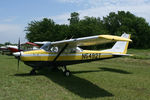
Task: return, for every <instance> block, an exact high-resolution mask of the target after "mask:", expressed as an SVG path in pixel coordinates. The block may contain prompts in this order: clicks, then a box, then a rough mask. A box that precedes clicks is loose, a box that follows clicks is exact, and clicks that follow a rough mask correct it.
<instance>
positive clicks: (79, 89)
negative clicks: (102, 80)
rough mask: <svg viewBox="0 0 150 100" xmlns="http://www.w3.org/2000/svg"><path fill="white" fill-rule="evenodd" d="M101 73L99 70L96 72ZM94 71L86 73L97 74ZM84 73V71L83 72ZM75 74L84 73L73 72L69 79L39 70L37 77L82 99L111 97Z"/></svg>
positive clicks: (58, 74)
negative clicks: (49, 81)
mask: <svg viewBox="0 0 150 100" xmlns="http://www.w3.org/2000/svg"><path fill="white" fill-rule="evenodd" d="M97 71H101V70H97ZM97 71H96V70H95V71H87V72H97ZM85 72H86V71H85ZM75 73H84V71H80V72H73V73H72V75H71V76H70V77H65V76H62V73H61V72H59V71H57V72H53V71H45V70H40V71H39V74H38V73H37V74H38V75H44V76H46V77H47V78H49V79H50V80H52V81H53V82H55V83H56V84H59V85H60V86H62V87H64V88H66V89H67V90H69V91H71V92H72V93H74V94H76V95H79V96H80V97H82V98H98V97H111V96H113V94H112V93H110V92H108V91H106V90H105V89H103V88H100V87H98V86H97V85H95V84H93V83H92V82H90V81H88V80H86V79H83V78H80V77H77V76H75V75H73V74H75ZM15 76H30V75H29V74H26V73H25V74H15Z"/></svg>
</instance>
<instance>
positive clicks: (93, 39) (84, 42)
mask: <svg viewBox="0 0 150 100" xmlns="http://www.w3.org/2000/svg"><path fill="white" fill-rule="evenodd" d="M115 41H132V40H131V39H128V38H124V37H119V36H113V35H96V36H89V37H83V38H76V39H69V40H62V41H56V42H51V45H56V46H61V45H64V44H69V46H91V45H98V44H104V43H109V42H115Z"/></svg>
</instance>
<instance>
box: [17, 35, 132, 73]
mask: <svg viewBox="0 0 150 100" xmlns="http://www.w3.org/2000/svg"><path fill="white" fill-rule="evenodd" d="M115 41H117V42H116V43H115V44H114V46H113V47H112V48H111V49H106V50H101V51H98V50H83V49H81V48H80V47H79V46H91V45H98V44H104V43H109V42H115ZM130 41H132V40H131V39H130V34H126V33H124V34H122V36H121V37H119V36H113V35H96V36H89V37H83V38H76V39H68V40H62V41H56V42H43V44H44V45H43V46H42V47H41V48H40V50H32V51H25V52H23V51H21V52H17V53H14V55H15V56H17V57H18V67H19V60H21V61H23V62H24V63H25V64H26V65H28V66H31V67H32V68H33V69H32V70H31V72H30V74H31V75H33V74H36V70H39V69H41V68H43V67H51V68H58V67H61V69H62V70H63V72H64V74H65V75H66V76H69V75H70V71H69V70H67V68H66V66H67V65H72V64H79V63H84V62H90V61H96V60H102V59H107V58H113V57H120V56H130V54H126V53H127V48H128V44H129V42H130ZM41 44H42V42H41Z"/></svg>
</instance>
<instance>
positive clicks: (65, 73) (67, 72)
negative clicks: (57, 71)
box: [61, 66, 71, 77]
mask: <svg viewBox="0 0 150 100" xmlns="http://www.w3.org/2000/svg"><path fill="white" fill-rule="evenodd" d="M61 68H62V71H63V73H64V75H65V76H67V77H68V76H70V75H71V72H70V71H69V70H67V68H66V66H62V67H61Z"/></svg>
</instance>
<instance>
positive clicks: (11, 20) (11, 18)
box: [1, 16, 17, 22]
mask: <svg viewBox="0 0 150 100" xmlns="http://www.w3.org/2000/svg"><path fill="white" fill-rule="evenodd" d="M16 19H17V17H16V16H12V17H8V18H6V19H3V20H1V21H2V22H13V21H15V20H16Z"/></svg>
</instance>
